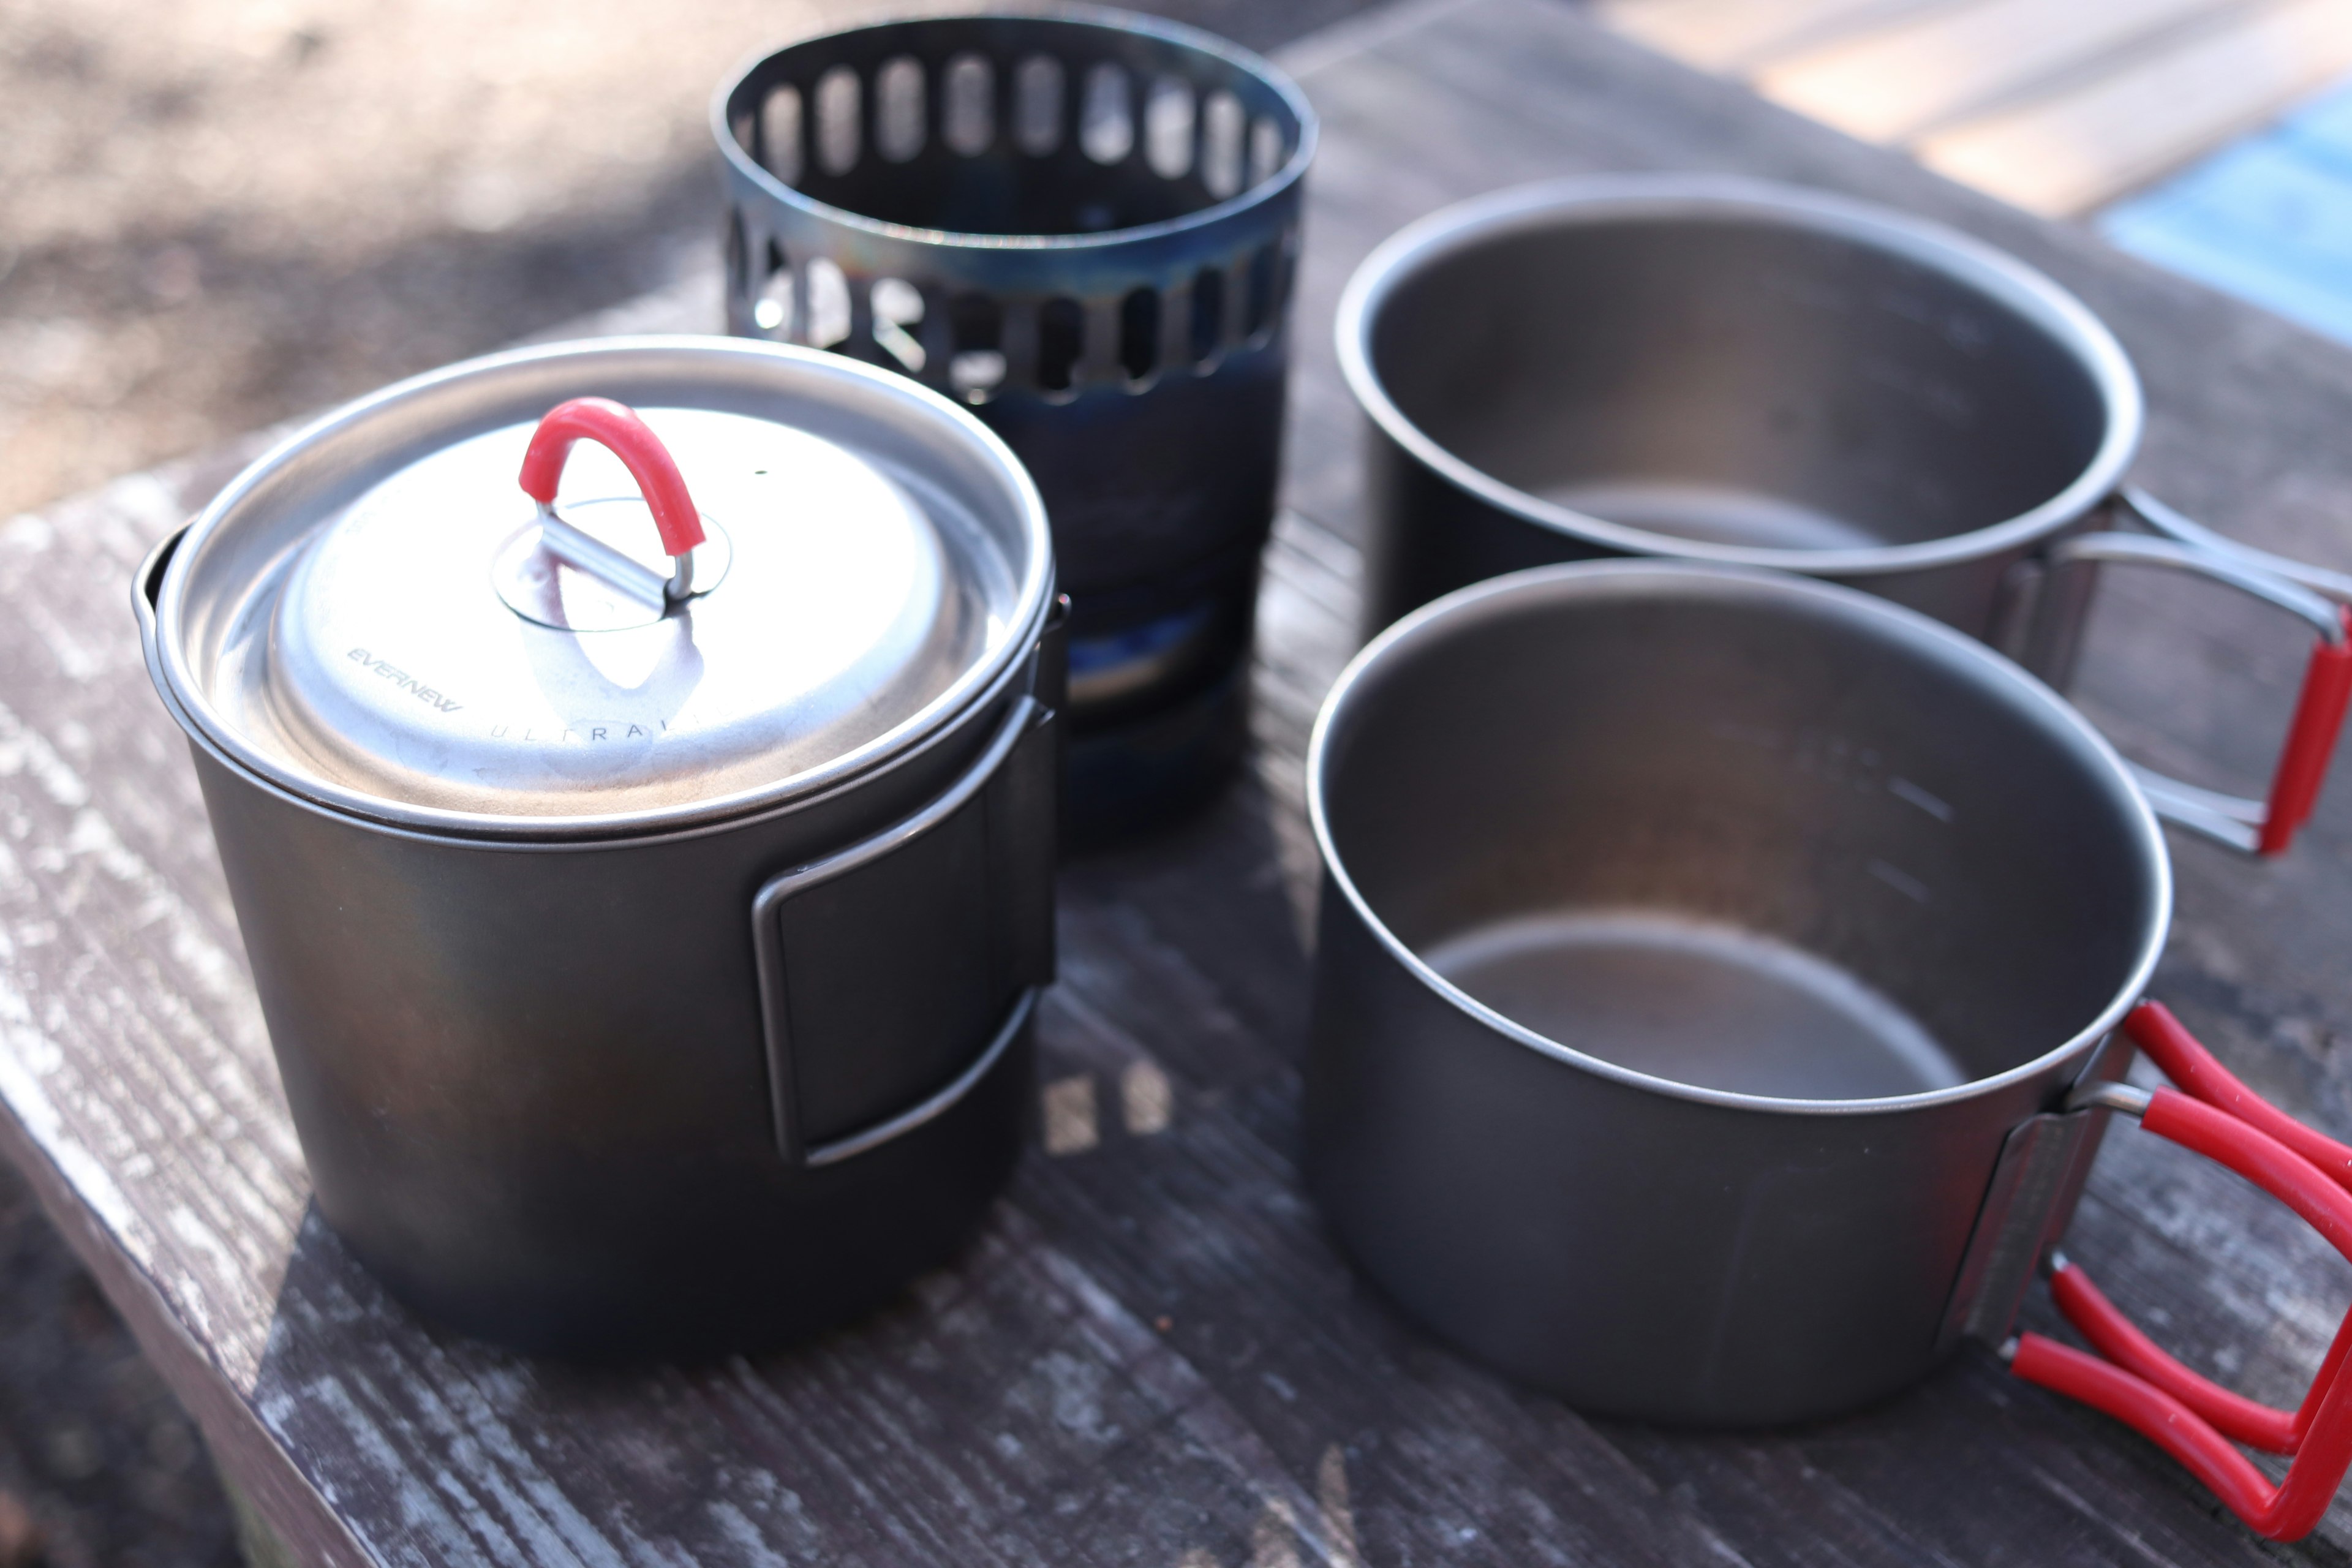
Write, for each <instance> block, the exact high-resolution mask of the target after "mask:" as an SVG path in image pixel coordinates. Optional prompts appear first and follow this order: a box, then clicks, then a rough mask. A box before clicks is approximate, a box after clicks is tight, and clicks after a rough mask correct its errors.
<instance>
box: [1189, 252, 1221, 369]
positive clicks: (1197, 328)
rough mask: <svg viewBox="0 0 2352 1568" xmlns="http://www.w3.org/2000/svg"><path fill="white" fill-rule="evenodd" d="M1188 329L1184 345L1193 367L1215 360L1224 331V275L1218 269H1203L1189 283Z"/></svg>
mask: <svg viewBox="0 0 2352 1568" xmlns="http://www.w3.org/2000/svg"><path fill="white" fill-rule="evenodd" d="M1191 327H1192V331H1191V332H1190V333H1189V334H1188V335H1187V340H1186V342H1187V344H1188V346H1189V347H1190V348H1191V350H1192V363H1194V364H1202V363H1207V362H1208V361H1209V360H1210V359H1211V358H1213V357H1214V356H1215V354H1216V352H1217V345H1218V343H1219V342H1221V341H1222V340H1223V335H1224V330H1225V275H1224V273H1223V271H1222V270H1220V269H1219V268H1214V267H1203V268H1201V270H1200V272H1199V273H1198V274H1197V275H1196V276H1194V278H1193V279H1192V322H1191Z"/></svg>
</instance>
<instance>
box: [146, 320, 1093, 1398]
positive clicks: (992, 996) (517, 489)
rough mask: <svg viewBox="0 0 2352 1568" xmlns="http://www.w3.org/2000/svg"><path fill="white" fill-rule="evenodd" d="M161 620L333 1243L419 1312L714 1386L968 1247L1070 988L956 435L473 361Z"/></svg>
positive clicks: (774, 371) (237, 509) (778, 402)
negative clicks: (693, 1364) (1048, 1007)
mask: <svg viewBox="0 0 2352 1568" xmlns="http://www.w3.org/2000/svg"><path fill="white" fill-rule="evenodd" d="M518 479H520V483H518ZM135 598H136V601H137V604H138V606H139V611H140V618H141V625H142V631H143V632H144V635H145V638H146V647H147V658H148V662H149V668H150V669H151V671H152V674H153V677H154V679H155V685H156V689H158V690H159V691H160V692H161V693H162V694H163V700H164V703H165V705H166V706H167V707H168V708H169V709H170V710H171V711H172V713H173V717H174V718H176V719H177V720H178V721H180V723H181V725H182V727H183V728H184V730H186V731H187V734H188V739H189V742H190V746H191V749H192V751H193V752H194V757H195V763H196V770H197V773H198V776H199V779H200V780H201V783H202V784H203V788H204V795H205V805H206V807H207V809H208V811H209V813H210V815H211V818H212V825H213V830H214V834H215V837H216V838H217V840H218V843H219V848H220V856H221V862H222V866H223V868H224V869H225V870H226V873H227V876H228V883H229V889H230V892H231V894H232V896H233V898H234V900H235V903H236V914H237V921H238V924H239V926H240V927H241V929H242V931H243V932H244V936H245V943H246V950H247V953H248V954H249V956H250V957H251V959H252V963H253V972H254V979H255V983H256V985H257V988H258V989H259V992H260V995H261V1003H262V1009H263V1012H264V1015H265V1016H266V1017H267V1019H268V1026H269V1032H270V1038H271V1041H272V1043H273V1045H274V1047H275V1048H276V1051H277V1056H278V1068H279V1070H280V1072H281V1074H282V1075H283V1077H284V1079H285V1084H286V1093H287V1099H288V1100H289V1104H290V1106H291V1108H292V1110H293V1113H294V1122H295V1127H296V1130H297V1131H298V1132H299V1134H300V1137H301V1142H302V1148H303V1152H304V1155H305V1157H306V1158H307V1160H308V1162H309V1164H310V1174H311V1179H312V1182H313V1184H314V1185H315V1190H316V1194H317V1199H318V1205H319V1208H320V1212H321V1213H322V1214H323V1215H325V1217H326V1218H327V1220H328V1221H329V1222H330V1223H331V1225H332V1226H334V1228H335V1229H336V1230H337V1231H338V1232H339V1233H340V1234H341V1237H343V1239H344V1240H345V1241H346V1242H347V1243H348V1244H349V1245H350V1246H351V1247H352V1251H353V1252H354V1253H356V1254H357V1255H358V1256H359V1258H361V1259H362V1261H363V1262H365V1263H366V1264H367V1265H368V1266H369V1267H370V1268H373V1270H374V1271H375V1272H376V1273H377V1274H378V1275H379V1276H380V1277H381V1278H382V1279H383V1280H384V1282H385V1283H386V1284H387V1285H389V1286H390V1287H391V1288H392V1289H393V1290H394V1293H395V1294H397V1295H399V1296H401V1297H402V1298H404V1299H405V1300H408V1301H409V1302H411V1303H413V1304H414V1305H415V1306H416V1307H418V1308H419V1309H421V1310H424V1311H425V1312H426V1313H428V1314H429V1315H431V1316H433V1317H435V1318H437V1319H440V1320H442V1321H446V1322H447V1323H449V1324H451V1325H453V1326H455V1327H457V1328H459V1329H461V1330H465V1331H470V1332H473V1333H477V1334H480V1335H483V1336H486V1337H488V1338H491V1339H496V1340H499V1341H502V1342H509V1343H511V1344H515V1345H518V1346H521V1347H524V1348H527V1349H531V1350H537V1351H543V1352H556V1353H562V1354H572V1355H588V1356H605V1355H632V1354H638V1353H654V1352H662V1353H668V1352H680V1353H698V1352H713V1351H718V1350H722V1349H736V1348H749V1347H752V1346H755V1345H759V1344H764V1343H773V1342H779V1341H782V1340H784V1339H787V1338H791V1337H793V1336H795V1335H798V1334H801V1333H803V1332H806V1331H811V1330H813V1329H814V1328H817V1327H820V1326H822V1325H824V1324H827V1323H830V1322H833V1321H837V1320H839V1319H841V1318H842V1317H844V1316H845V1315H846V1314H849V1313H852V1312H854V1311H856V1310H859V1309H860V1308H862V1307H865V1306H866V1305H868V1304H870V1303H872V1302H874V1301H876V1300H878V1299H880V1298H883V1297H885V1296H887V1294H889V1293H890V1292H891V1291H892V1290H894V1289H896V1288H898V1286H899V1285H900V1284H902V1283H903V1282H904V1281H905V1280H906V1279H908V1278H909V1277H911V1276H912V1275H914V1274H916V1273H918V1272H919V1271H921V1270H923V1269H925V1268H932V1267H935V1266H937V1265H938V1264H939V1263H940V1262H942V1261H943V1260H944V1259H945V1258H947V1257H949V1256H950V1254H951V1253H952V1252H953V1250H954V1249H955V1248H956V1247H958V1246H959V1245H960V1244H961V1241H962V1240H963V1238H964V1237H966V1236H967V1235H968V1234H969V1233H970V1232H971V1229H972V1227H973V1226H974V1225H975V1224H976V1223H977V1222H978V1220H979V1219H980V1217H981V1215H982V1213H983V1212H984V1210H985V1209H986V1207H987V1206H988V1205H989V1203H990V1202H991V1200H992V1197H993V1196H994V1194H995V1193H996V1192H997V1190H998V1189H999V1187H1000V1186H1001V1185H1002V1184H1003V1181H1004V1179H1005V1177H1006V1175H1007V1174H1008V1173H1009V1172H1010V1170H1011V1168H1012V1166H1013V1161H1014V1158H1015V1155H1016V1153H1017V1152H1018V1149H1019V1139H1020V1129H1021V1118H1022V1110H1023V1105H1024V1099H1025V1096H1024V1083H1025V1082H1026V1079H1027V1077H1028V1074H1029V1071H1030V1067H1029V1061H1030V1046H1029V1020H1030V1015H1031V1011H1032V1008H1033V1005H1034V1001H1035V998H1036V995H1037V993H1038V989H1039V988H1040V987H1041V986H1043V985H1045V984H1046V983H1047V982H1048V981H1049V980H1050V978H1051V976H1052V972H1053V963H1054V952H1053V865H1054V842H1053V822H1054V804H1055V748H1056V744H1057V730H1056V727H1055V724H1054V722H1053V721H1054V713H1055V707H1056V706H1057V703H1058V695H1057V687H1058V683H1059V680H1060V673H1059V669H1058V668H1057V660H1058V640H1059V621H1058V611H1057V609H1056V601H1055V593H1054V561H1053V552H1052V547H1051V544H1050V542H1049V540H1048V536H1047V533H1046V528H1045V512H1044V510H1043V508H1042V507H1041V505H1040V504H1039V501H1038V499H1037V494H1036V490H1035V489H1034V487H1033V486H1032V485H1031V483H1030V481H1029V479H1028V476H1027V475H1026V473H1024V470H1023V469H1022V468H1021V466H1020V465H1019V463H1017V462H1016V461H1015V460H1014V459H1013V456H1012V454H1011V453H1010V452H1009V451H1007V450H1006V449H1005V447H1004V446H1003V443H1001V442H1000V441H998V440H997V438H996V437H993V436H992V435H991V434H989V432H988V431H987V430H986V429H985V428H983V427H982V426H981V425H980V424H979V422H978V421H977V420H975V419H973V418H972V417H971V416H970V415H969V414H967V413H965V412H964V411H963V410H961V409H960V408H957V407H956V406H955V405H952V404H951V403H950V402H949V401H947V400H946V399H945V398H942V397H940V396H939V395H937V394H935V393H932V392H929V391H927V390H925V389H923V388H921V387H919V386H917V385H915V384H912V383H910V382H908V381H907V380H905V379H904V378H902V377H898V376H893V375H889V374H885V373H883V372H881V371H877V370H873V369H869V368H867V367H865V366H861V365H856V364H854V363H849V362H848V361H845V360H844V359H841V358H838V357H836V356H833V355H828V354H820V353H813V352H811V351H808V350H803V349H792V348H783V347H777V346H774V345H764V344H754V343H745V342H730V341H727V340H723V339H710V338H643V339H616V340H611V341H605V342H590V343H578V344H569V345H558V346H554V347H550V348H540V349H532V350H529V351H525V352H520V353H509V354H503V355H499V356H497V357H493V358H489V359H483V360H477V361H474V362H471V363H466V364H461V365H457V366H455V367H453V368H451V369H447V370H444V371H440V372H437V373H435V374H429V375H425V376H421V377H419V378H417V379H415V380H413V381H408V382H404V383H403V384H400V385H397V386H394V387H392V388H390V389H389V390H387V391H384V392H382V393H379V394H377V395H374V396H373V397H369V398H367V399H364V400H363V401H362V402H359V403H356V404H353V405H351V406H349V407H347V408H344V409H342V410H341V411H340V412H338V413H336V414H333V415H331V416H328V417H327V418H325V419H323V420H321V421H320V422H319V423H318V424H316V425H313V426H310V428H309V429H307V430H304V431H302V432H301V433H300V434H299V435H297V436H295V437H292V438H291V439H289V441H287V442H286V443H285V444H284V445H282V446H280V447H278V449H277V450H275V451H274V452H272V453H270V454H269V455H268V456H267V457H265V458H262V459H260V460H259V461H258V462H257V463H256V464H255V465H254V466H253V467H252V468H248V469H247V471H246V472H245V473H244V474H243V475H242V476H240V477H239V478H238V479H236V481H235V482H234V483H233V484H231V485H230V486H229V488H228V489H226V490H225V491H223V492H222V494H221V495H220V497H219V499H218V500H215V501H214V502H213V503H212V505H211V506H210V507H208V508H207V509H206V510H205V512H204V514H203V515H202V516H201V517H199V518H198V519H197V520H196V521H194V523H192V524H191V525H190V526H189V527H188V528H187V529H186V530H185V531H184V532H183V533H181V534H180V535H178V536H175V537H174V538H173V539H172V540H169V541H167V542H165V543H164V544H163V546H162V547H161V548H160V549H158V550H157V552H155V555H154V556H153V557H152V559H151V560H150V562H149V563H148V564H147V566H146V567H145V569H144V570H143V571H142V574H141V578H140V581H139V583H138V585H137V592H136V595H135Z"/></svg>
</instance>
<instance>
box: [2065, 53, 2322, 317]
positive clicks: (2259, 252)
mask: <svg viewBox="0 0 2352 1568" xmlns="http://www.w3.org/2000/svg"><path fill="white" fill-rule="evenodd" d="M2099 227H2100V230H2101V231H2102V232H2103V233H2105V235H2106V237H2107V238H2108V239H2110V240H2112V241H2113V242H2114V243H2115V244H2116V245H2117V246H2119V247H2122V248H2123V249H2125V250H2128V251H2130V252H2132V253H2133V254H2134V255H2136V256H2141V257H2145V258H2147V259H2148V260H2150V261H2153V262H2157V263H2158V264H2159V265H2161V266H2165V267H2169V268H2172V269H2173V270H2174V271H2176V272H2182V273H2186V274H2188V275H2189V277H2191V278H2195V279H2200V281H2203V282H2206V283H2210V284H2211V285H2213V287H2215V288H2217V289H2225V290H2227V291H2228V292H2230V293H2232V294H2235V295H2237V296H2239V297H2240V298H2241V299H2244V300H2252V302H2253V303H2255V304H2257V305H2261V306H2264V307H2266V308H2267V309H2269V310H2275V311H2277V312H2278V313H2279V314H2280V315H2282V316H2285V317H2288V318H2290V319H2292V320H2294V321H2301V322H2303V323H2304V324H2305V325H2306V326H2309V327H2313V328H2315V329H2316V330H2318V331H2323V332H2326V333H2329V334H2330V335H2332V336H2334V337H2337V338H2340V339H2343V340H2344V341H2346V342H2352V88H2337V89H2334V90H2333V91H2331V92H2329V93H2328V94H2327V95H2326V97H2324V98H2321V99H2320V100H2317V101H2316V102H2315V103H2312V104H2310V105H2308V106H2306V107H2305V108H2304V109H2301V110H2297V111H2296V112H2294V113H2293V114H2291V115H2289V116H2288V117H2287V118H2286V119H2284V121H2280V122H2279V123H2277V124H2276V125H2273V126H2272V127H2271V128H2269V129H2268V130H2266V131H2263V132H2260V133H2259V134H2257V135H2254V136H2251V137H2248V138H2247V139H2245V140H2244V141H2242V142H2237V143H2235V144H2234V145H2232V146H2231V147H2228V148H2226V149H2224V150H2223V151H2221V152H2220V153H2215V154H2214V155H2213V156H2211V157H2210V158H2208V159H2206V160H2205V161H2204V162H2203V163H2200V164H2198V165H2196V166H2195V167H2194V168H2191V169H2190V170H2189V171H2188V172H2187V173H2185V174H2179V175H2177V176H2175V177H2174V178H2173V179H2171V180H2168V181H2167V182H2166V183H2165V184H2162V185H2159V186H2158V187H2157V188H2156V189H2154V190H2152V191H2149V192H2147V194H2145V195H2138V196H2134V197H2133V198H2131V199H2130V200H2128V201H2125V202H2120V203H2118V204H2116V205H2115V206H2112V207H2110V208H2108V209H2107V210H2106V212H2105V214H2103V215H2102V216H2100V218H2099Z"/></svg>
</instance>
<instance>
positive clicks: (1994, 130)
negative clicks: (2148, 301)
mask: <svg viewBox="0 0 2352 1568" xmlns="http://www.w3.org/2000/svg"><path fill="white" fill-rule="evenodd" d="M2347 68H2352V6H2347V5H2345V4H2343V0H2285V3H2284V4H2274V5H2263V6H2258V7H2254V8H2252V9H2249V10H2245V11H2242V12H2234V13H2231V14H2230V15H2228V16H2224V17H2222V18H2221V19H2220V21H2219V24H2218V25H2217V26H2215V27H2213V28H2212V29H2211V30H2210V32H2207V31H2200V32H2199V33H2196V34H2194V35H2191V36H2189V37H2183V38H2181V39H2180V40H2179V42H2178V43H2177V44H2175V45H2173V46H2172V47H2168V48H2165V49H2161V50H2158V51H2155V52H2153V53H2151V54H2149V55H2148V56H2147V57H2146V58H2140V59H2136V60H2134V61H2132V62H2131V63H2129V64H2128V65H2126V66H2125V67H2124V68H2120V69H2118V70H2116V71H2114V72H2112V73H2109V74H2105V75H2103V76H2101V77H2099V78H2098V79H2095V80H2093V81H2089V82H2085V83H2084V84H2083V85H2082V86H2080V87H2078V88H2075V89H2071V90H2064V91H2060V92H2056V93H2053V94H2052V95H2051V96H2049V97H2046V98H2042V99H2037V100H2031V101H2028V102H2025V103H2021V104H2020V105H2018V106H2017V107H2015V108H2014V109H2011V110H2005V111H2002V112H2000V113H1994V114H1989V115H1986V116H1984V117H1982V118H1980V119H1978V120H1973V121H1969V122H1967V123H1965V124H1959V125H1955V126H1953V127H1952V128H1951V129H1949V130H1948V131H1943V132H1937V133H1936V134H1933V135H1929V136H1927V137H1925V138H1924V139H1922V140H1921V141H1920V142H1918V143H1917V144H1916V152H1917V153H1918V155H1919V158H1920V160H1921V161H1922V162H1923V163H1927V165H1928V166H1929V167H1930V168H1933V169H1937V170H1940V171H1942V172H1943V173H1945V174H1949V175H1951V176H1952V177H1953V178H1954V179H1958V180H1964V181H1966V182H1968V183H1969V184H1972V185H1976V186H1978V187H1979V188H1981V189H1984V190H1988V191H1990V192H1992V193H1993V194H1994V195H1999V196H2000V197H2002V198H2003V199H2005V200H2008V201H2011V202H2014V203H2016V204H2017V205H2019V206H2021V207H2024V208H2026V209H2027V210H2029V211H2032V212H2038V213H2046V214H2050V215H2052V216H2064V215H2067V214H2071V213H2078V212H2084V211H2087V210H2089V209H2090V208H2092V207H2094V206H2096V205H2099V204H2100V203H2102V202H2105V201H2111V200H2113V199H2115V198H2116V196H2118V195H2122V194H2123V193H2124V192H2126V191H2127V190H2129V189H2131V188H2132V187H2133V186H2135V185H2137V184H2141V183H2143V182H2144V181H2147V180H2149V179H2152V178H2154V177H2155V176H2156V175H2158V174H2162V173H2163V172H2164V171H2165V170H2167V169H2168V168H2171V167H2173V166H2174V165H2175V164H2178V163H2180V162H2182V161H2183V160H2185V159H2187V158H2188V157H2189V156H2190V155H2191V154H2193V153H2198V152H2200V151H2202V150H2203V149H2205V148H2207V147H2210V146H2212V145H2214V144H2215V143H2216V142H2220V141H2221V140H2222V139H2223V138H2225V137H2227V136H2229V135H2231V133H2233V132H2238V131H2240V130H2242V129H2244V128H2245V127H2247V126H2250V125H2253V124H2256V123H2259V122H2260V121H2262V120H2263V119H2264V118H2266V117H2267V116H2269V115H2271V114H2273V113H2274V112H2276V111H2277V110H2278V109H2279V107H2280V106H2281V105H2283V104H2284V103H2287V102H2290V101H2292V100H2294V99H2295V98H2297V97H2300V96H2301V95H2302V94H2304V93H2306V92H2309V91H2312V90H2313V89H2316V88H2318V87H2319V86H2321V85H2322V84H2323V83H2325V82H2327V81H2330V80H2332V79H2335V78H2336V76H2338V75H2339V74H2341V73H2342V72H2343V71H2345V70H2346V69H2347Z"/></svg>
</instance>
